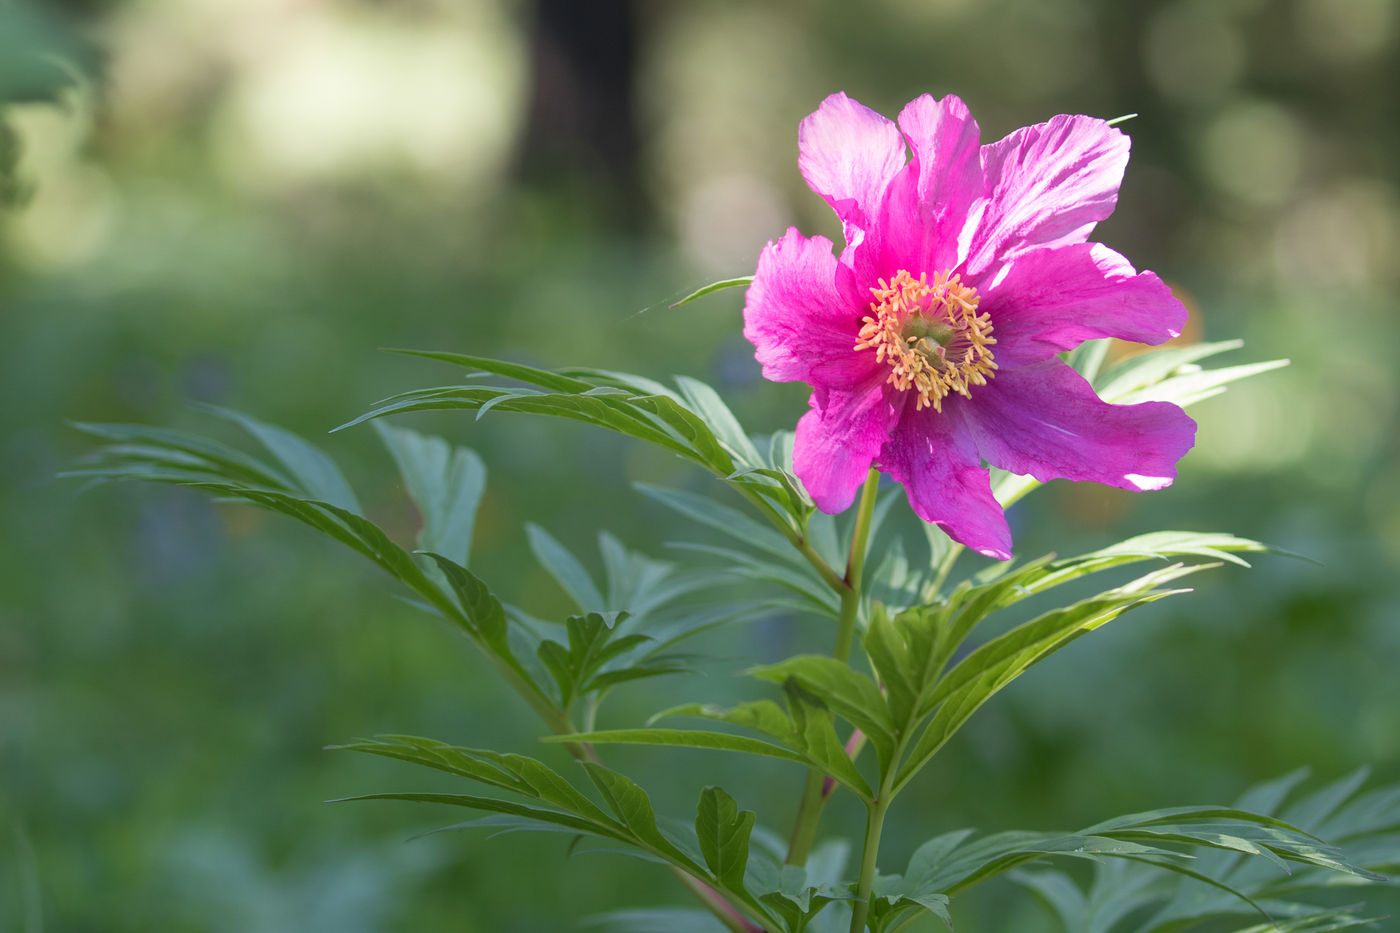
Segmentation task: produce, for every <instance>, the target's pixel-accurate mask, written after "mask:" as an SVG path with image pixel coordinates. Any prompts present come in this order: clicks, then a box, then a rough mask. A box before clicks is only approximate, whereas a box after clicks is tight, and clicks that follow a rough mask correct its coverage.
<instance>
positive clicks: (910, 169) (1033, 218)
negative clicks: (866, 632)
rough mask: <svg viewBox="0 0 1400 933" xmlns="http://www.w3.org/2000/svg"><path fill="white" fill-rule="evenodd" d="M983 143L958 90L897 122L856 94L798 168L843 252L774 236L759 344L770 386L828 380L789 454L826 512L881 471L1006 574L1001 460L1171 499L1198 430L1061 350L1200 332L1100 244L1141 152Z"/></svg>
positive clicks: (921, 510) (1038, 474)
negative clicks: (1130, 401) (1112, 392)
mask: <svg viewBox="0 0 1400 933" xmlns="http://www.w3.org/2000/svg"><path fill="white" fill-rule="evenodd" d="M979 134H980V131H979V129H978V126H977V123H976V121H974V120H973V119H972V115H971V114H970V113H969V112H968V109H967V106H966V105H965V104H964V103H963V102H962V101H961V100H959V99H958V98H956V97H953V96H951V95H950V96H948V97H945V98H943V99H942V100H934V99H933V98H932V97H930V96H928V95H927V94H926V95H924V96H923V97H920V98H918V99H917V100H915V101H913V102H911V103H910V104H909V105H908V106H907V107H905V108H904V110H903V111H902V112H901V113H900V115H899V123H898V126H896V125H895V124H894V123H891V122H890V121H889V120H888V119H886V118H885V117H883V116H881V115H880V114H878V113H875V112H874V111H873V110H870V109H869V108H867V107H864V106H862V105H861V104H859V103H857V102H856V101H853V100H851V99H850V98H848V97H847V96H846V95H845V94H834V95H832V96H831V97H828V98H827V99H826V100H825V101H823V102H822V105H821V107H820V108H818V110H817V111H816V113H813V114H812V115H811V116H809V117H807V119H805V120H803V121H802V127H801V130H800V131H799V134H798V140H799V144H798V145H799V150H800V153H801V155H800V158H799V160H798V163H799V165H800V167H801V169H802V174H803V176H804V177H805V178H806V179H807V183H808V184H809V185H811V187H812V189H813V190H814V191H816V192H817V193H818V194H820V195H821V196H822V197H823V198H825V199H826V201H827V203H828V204H830V205H831V207H832V209H833V210H835V211H836V214H837V216H838V217H840V218H841V223H842V226H843V228H844V231H845V237H846V246H845V249H843V250H842V251H841V255H840V258H839V259H838V258H837V257H836V256H834V255H833V253H832V243H831V241H830V240H828V239H826V238H825V237H820V236H818V237H811V238H808V237H804V236H803V235H802V234H800V233H799V232H798V231H797V230H796V229H795V228H792V229H789V230H788V232H787V234H786V235H785V236H784V237H783V238H782V239H781V240H778V241H776V242H772V243H769V244H768V246H767V247H766V248H765V249H764V250H763V253H762V254H761V255H760V256H759V259H758V271H757V272H756V274H755V275H754V280H753V284H752V285H750V286H749V290H748V296H747V302H746V305H745V308H744V336H745V337H747V338H748V339H749V340H750V341H751V342H752V343H753V345H754V346H755V347H756V348H757V353H756V354H755V355H756V357H757V358H758V361H759V362H760V363H762V364H763V375H764V376H765V377H767V378H769V379H772V380H775V381H778V382H789V381H802V382H806V383H808V384H809V385H811V386H812V397H811V401H810V405H811V410H810V411H809V412H807V413H806V414H805V415H803V416H802V418H801V420H799V421H798V423H797V440H796V445H795V448H794V454H793V459H794V465H795V469H796V472H797V475H798V477H800V478H801V480H802V483H803V485H804V486H806V488H807V491H808V492H809V493H810V494H811V496H812V499H813V500H814V501H815V502H816V504H817V506H818V507H820V508H821V509H822V510H823V511H826V512H840V511H843V510H845V509H846V508H848V507H849V506H850V505H851V502H852V501H853V500H854V498H855V495H856V491H857V490H858V489H859V488H860V486H861V484H862V483H863V482H864V480H865V477H866V474H867V473H868V471H869V469H870V467H871V465H872V464H873V465H874V466H875V467H877V468H878V469H880V470H882V471H884V472H886V473H888V474H890V475H891V476H893V477H894V478H895V480H897V481H898V482H900V483H903V484H904V489H905V492H906V494H907V495H908V497H909V504H910V505H911V506H912V507H913V509H914V511H915V512H916V513H918V515H919V516H920V517H922V518H923V519H924V520H925V521H930V522H933V523H935V524H937V525H939V526H940V527H942V528H943V529H944V530H945V531H946V532H947V533H948V534H949V535H950V536H951V537H952V538H953V539H954V540H956V541H960V542H962V543H963V544H965V545H967V546H968V547H970V548H972V549H974V550H976V551H979V552H981V553H982V554H986V555H987V556H989V557H996V558H999V559H1003V560H1004V559H1007V558H1009V557H1010V556H1011V531H1010V529H1009V527H1008V526H1007V524H1006V516H1005V515H1004V514H1003V513H1002V509H1001V506H1000V505H998V504H997V501H996V500H995V499H994V498H993V497H992V491H991V482H990V477H989V475H988V472H987V469H986V468H985V467H984V466H983V465H982V464H983V461H984V460H985V461H986V462H987V463H989V464H991V465H993V466H997V467H1001V468H1002V469H1006V470H1010V471H1011V472H1013V473H1022V474H1029V475H1031V476H1034V477H1035V478H1036V479H1038V480H1041V481H1046V480H1050V479H1055V478H1065V479H1072V480H1089V481H1093V482H1097V483H1105V484H1107V485H1110V486H1118V487H1121V488H1124V489H1161V488H1163V487H1165V486H1168V485H1170V484H1171V481H1172V479H1173V478H1174V477H1175V476H1176V461H1177V460H1178V459H1180V458H1181V456H1182V455H1184V454H1185V453H1186V451H1188V450H1190V449H1191V446H1192V444H1193V443H1194V439H1195V431H1196V425H1195V422H1193V421H1192V420H1191V419H1190V418H1188V417H1187V416H1186V414H1185V413H1184V412H1182V410H1181V409H1180V408H1178V407H1177V406H1175V405H1171V404H1168V403H1165V402H1144V403H1142V404H1139V405H1110V404H1108V403H1106V402H1104V401H1103V400H1102V399H1100V398H1099V397H1098V395H1096V394H1095V393H1094V390H1093V389H1092V388H1091V387H1090V385H1089V384H1088V383H1087V382H1086V381H1085V380H1084V379H1083V378H1082V377H1080V376H1079V374H1078V373H1076V372H1075V371H1074V370H1073V369H1071V368H1070V367H1069V366H1068V365H1066V364H1065V363H1064V362H1062V361H1061V360H1060V359H1058V358H1057V357H1056V354H1058V353H1060V352H1061V351H1063V350H1069V349H1072V348H1074V347H1076V346H1078V345H1079V344H1080V343H1082V342H1084V341H1085V340H1090V339H1093V338H1096V337H1117V338H1119V339H1122V340H1133V341H1138V342H1141V343H1151V344H1156V343H1161V342H1162V341H1165V340H1168V339H1170V338H1172V337H1175V336H1177V335H1178V334H1179V333H1180V330H1181V326H1182V325H1183V324H1184V323H1185V321H1186V309H1185V308H1184V307H1182V305H1181V303H1180V302H1178V301H1177V300H1176V299H1174V298H1173V297H1172V295H1171V292H1170V291H1169V290H1168V289H1167V287H1166V286H1165V285H1164V284H1162V281H1161V280H1160V279H1158V278H1157V276H1155V275H1153V274H1152V273H1151V272H1141V273H1139V272H1135V271H1134V270H1133V267H1132V266H1131V265H1130V264H1129V263H1128V261H1127V260H1126V259H1124V258H1123V257H1122V256H1120V255H1118V254H1117V253H1115V252H1114V251H1113V250H1111V249H1109V248H1107V247H1106V246H1103V245H1101V244H1098V243H1090V242H1087V241H1088V237H1089V234H1090V232H1091V231H1092V230H1093V229H1094V224H1095V223H1097V222H1098V221H1100V220H1103V219H1104V218H1105V217H1107V216H1108V215H1109V214H1110V213H1112V212H1113V206H1114V203H1115V201H1116V200H1117V195H1118V185H1119V183H1120V181H1121V180H1122V177H1123V169H1124V166H1125V165H1126V164H1127V161H1128V139H1127V137H1126V136H1124V135H1123V134H1122V133H1120V132H1119V131H1118V130H1116V129H1114V128H1113V127H1111V126H1109V125H1108V124H1106V123H1105V122H1104V121H1102V120H1097V119H1094V118H1092V117H1085V116H1065V115H1062V116H1057V117H1055V118H1054V119H1052V120H1050V121H1049V122H1048V123H1041V124H1039V125H1037V126H1028V127H1025V128H1023V129H1019V130H1017V131H1016V132H1014V133H1012V134H1011V135H1009V136H1007V137H1006V138H1005V139H1002V140H1000V141H999V142H995V143H990V144H988V145H985V146H980V145H979ZM906 144H907V145H908V148H909V149H910V150H911V151H912V153H913V156H912V158H909V159H907V160H906V157H905V146H906Z"/></svg>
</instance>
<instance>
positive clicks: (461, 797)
mask: <svg viewBox="0 0 1400 933" xmlns="http://www.w3.org/2000/svg"><path fill="white" fill-rule="evenodd" d="M356 800H408V801H412V802H415V803H439V804H446V805H448V806H453V807H467V808H468V809H471V810H485V811H487V812H489V813H507V814H510V815H511V816H517V817H522V818H525V819H529V820H535V821H537V822H540V823H552V824H554V825H556V826H563V827H565V828H567V829H571V830H573V831H575V832H579V833H583V834H585V835H589V836H602V837H603V838H605V839H617V840H620V841H623V842H627V841H629V840H628V838H627V834H625V833H619V832H617V831H615V830H611V829H610V828H609V827H607V826H605V825H603V824H599V823H594V822H592V821H591V820H586V819H583V818H582V817H579V816H575V815H574V814H572V813H565V812H563V811H561V810H553V809H550V808H548V807H532V806H529V805H527V804H521V803H514V802H513V801H509V800H498V799H496V798H494V797H477V796H474V795H472V794H361V795H359V796H356V797H340V798H337V799H335V800H332V801H330V803H348V802H350V801H356Z"/></svg>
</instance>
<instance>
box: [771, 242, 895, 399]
mask: <svg viewBox="0 0 1400 933" xmlns="http://www.w3.org/2000/svg"><path fill="white" fill-rule="evenodd" d="M831 249H832V244H831V241H830V240H828V239H827V238H826V237H821V236H817V237H812V238H811V239H808V238H807V237H804V236H803V235H802V234H801V233H798V232H797V229H796V228H795V227H794V228H790V229H789V230H788V232H787V234H786V235H784V237H783V238H782V239H781V240H778V241H776V242H773V243H769V244H768V245H767V246H766V247H765V248H764V250H763V252H762V253H761V254H759V257H758V270H757V271H756V272H755V273H754V279H753V283H752V284H751V285H750V286H749V289H748V294H747V296H746V298H745V302H744V336H745V337H747V338H748V339H749V342H750V343H752V344H753V345H754V347H755V348H756V350H755V353H754V356H755V357H756V358H757V359H758V361H759V362H760V363H762V364H763V376H764V378H766V379H772V380H773V381H775V382H792V381H795V380H801V381H804V382H810V383H812V384H813V385H827V384H832V385H847V386H848V385H852V384H854V383H856V382H858V381H860V380H862V379H864V378H866V377H867V376H868V375H869V374H870V373H871V372H872V371H873V370H874V368H875V366H876V363H875V360H874V354H872V353H856V352H855V351H854V349H853V348H854V347H855V344H856V334H857V333H858V332H859V330H860V321H861V316H862V315H863V314H865V313H867V307H868V304H869V300H868V299H866V300H865V301H864V302H862V301H861V300H860V298H859V297H858V296H857V294H856V291H855V284H854V278H853V276H852V274H851V270H850V269H848V268H846V267H845V266H843V265H841V263H839V262H837V260H836V257H835V256H834V255H832V252H831Z"/></svg>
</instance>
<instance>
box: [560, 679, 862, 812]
mask: <svg viewBox="0 0 1400 933" xmlns="http://www.w3.org/2000/svg"><path fill="white" fill-rule="evenodd" d="M799 708H800V707H799ZM667 716H696V717H699V718H701V719H709V720H713V721H717V722H725V723H729V724H730V725H735V726H740V727H742V728H745V729H751V730H753V731H755V732H758V733H761V734H762V735H765V736H767V737H768V738H770V739H773V740H775V741H776V742H777V744H776V745H774V744H772V743H770V742H765V741H761V740H757V739H753V738H748V737H745V736H735V735H730V734H728V733H723V732H705V731H699V730H690V729H619V730H607V731H601V732H586V733H579V734H578V735H575V736H553V737H550V738H548V739H546V740H545V741H558V742H563V741H580V742H592V743H597V744H605V743H609V742H613V743H621V744H630V745H679V746H687V747H691V748H713V749H718V750H724V751H737V752H743V753H747V754H752V755H763V756H767V757H770V758H784V759H787V760H789V761H798V762H801V763H802V764H805V765H807V766H809V767H813V768H816V769H817V770H819V771H821V772H822V773H823V774H825V775H826V776H827V777H830V778H832V779H833V780H835V781H838V782H839V783H841V784H844V785H845V786H847V787H849V788H850V789H851V790H852V791H854V792H855V793H856V794H857V795H858V796H860V797H861V798H862V799H863V800H869V799H870V797H871V796H873V793H872V791H871V789H870V785H869V784H868V783H866V781H865V778H864V777H862V776H861V773H860V772H859V771H858V770H856V768H855V766H854V765H853V764H851V759H850V758H849V757H848V756H847V755H846V751H845V748H844V747H843V745H842V743H841V741H840V740H839V739H838V738H837V737H836V732H835V730H834V729H833V727H832V724H831V717H830V716H829V715H813V716H806V715H805V714H804V715H803V716H802V718H801V721H800V722H795V721H794V720H793V719H792V718H790V717H789V716H788V714H787V713H785V712H783V710H782V708H780V707H779V706H778V705H777V704H775V703H773V702H772V701H771V700H759V701H757V702H753V703H741V704H739V705H738V706H735V707H732V708H728V709H725V708H723V707H718V706H703V705H700V704H687V705H685V706H677V707H674V708H672V709H669V710H664V711H662V712H660V713H658V714H656V716H654V717H652V719H653V721H655V720H658V719H661V718H663V717H667Z"/></svg>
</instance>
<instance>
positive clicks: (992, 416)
mask: <svg viewBox="0 0 1400 933" xmlns="http://www.w3.org/2000/svg"><path fill="white" fill-rule="evenodd" d="M962 412H963V415H964V417H965V419H966V421H967V425H968V428H969V429H970V431H971V433H972V437H973V439H974V440H975V441H976V442H977V449H978V451H979V452H980V453H981V454H982V456H983V457H984V458H986V460H987V462H988V463H991V464H992V465H993V466H997V467H1001V468H1002V469H1003V470H1010V471H1011V472H1012V473H1022V474H1027V475H1030V476H1034V477H1035V478H1036V479H1038V480H1040V481H1041V482H1046V481H1049V480H1052V479H1057V478H1058V479H1071V480H1088V481H1091V482H1095V483H1103V484H1104V485H1107V486H1117V487H1119V488H1121V489H1136V490H1145V489H1161V488H1163V487H1165V486H1170V485H1171V482H1172V480H1173V479H1174V478H1175V477H1176V462H1177V461H1178V460H1180V459H1181V457H1182V456H1184V455H1185V454H1186V452H1187V451H1188V450H1190V449H1191V447H1192V445H1193V444H1194V443H1195V437H1196V422H1194V421H1192V420H1191V419H1190V418H1188V417H1187V416H1186V413H1185V412H1183V411H1182V410H1181V409H1180V408H1178V407H1177V406H1176V405H1173V404H1171V403H1169V402H1143V403H1141V404H1138V405H1110V404H1108V403H1107V402H1105V401H1103V400H1102V399H1100V398H1099V397H1098V396H1097V395H1095V394H1094V390H1093V388H1092V387H1091V386H1090V385H1089V383H1087V382H1085V381H1084V378H1083V377H1082V376H1080V375H1079V374H1078V373H1077V372H1075V371H1074V370H1073V369H1071V368H1070V367H1069V366H1068V365H1066V364H1065V363H1063V362H1061V361H1060V360H1057V359H1051V360H1045V361H1044V362H1040V363H1032V364H1030V365H1029V366H1022V367H1020V368H1018V369H1012V370H1009V371H1007V372H1001V373H997V376H996V378H995V379H992V380H991V381H990V382H988V383H987V384H986V385H985V386H980V387H978V389H977V391H976V392H974V393H973V396H972V398H971V399H969V400H968V403H967V404H966V405H964V406H962Z"/></svg>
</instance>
